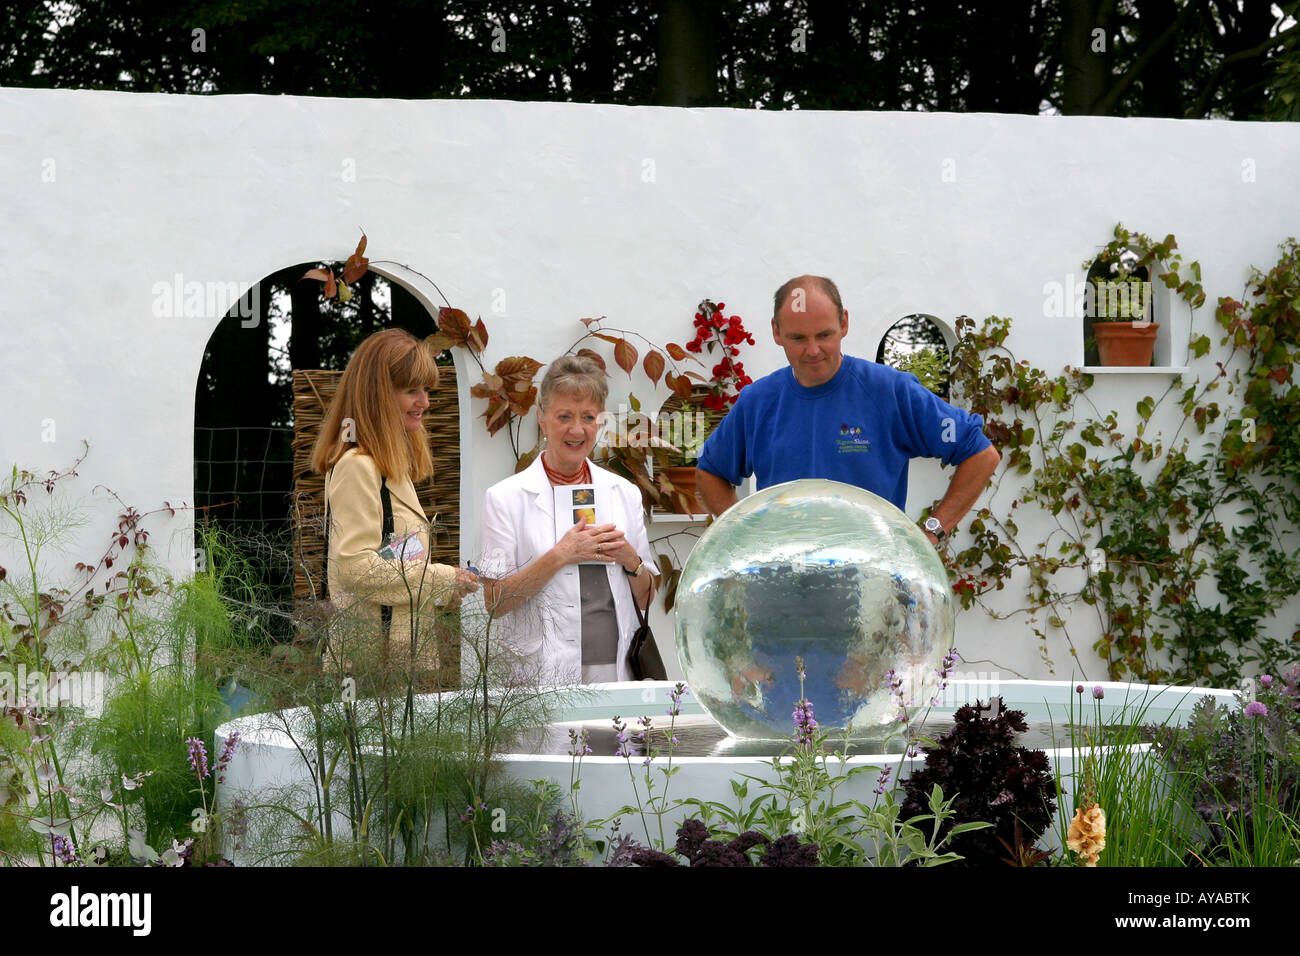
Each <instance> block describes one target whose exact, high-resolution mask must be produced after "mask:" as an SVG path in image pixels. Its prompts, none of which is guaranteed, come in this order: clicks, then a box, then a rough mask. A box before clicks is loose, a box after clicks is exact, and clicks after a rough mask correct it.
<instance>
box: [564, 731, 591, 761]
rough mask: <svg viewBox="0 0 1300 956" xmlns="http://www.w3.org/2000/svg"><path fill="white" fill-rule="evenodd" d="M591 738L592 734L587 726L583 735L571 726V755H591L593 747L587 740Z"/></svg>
mask: <svg viewBox="0 0 1300 956" xmlns="http://www.w3.org/2000/svg"><path fill="white" fill-rule="evenodd" d="M590 739H591V734H590V733H589V732H588V730H587V728H586V727H584V728H582V734H581V736H580V735H579V734H578V732H577V731H576V730H574V729H572V728H570V729H569V756H570V757H586V756H589V755H590V754H591V748H590V747H588V746H587V742H588V741H589V740H590Z"/></svg>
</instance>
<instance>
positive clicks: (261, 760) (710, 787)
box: [216, 680, 1233, 863]
mask: <svg viewBox="0 0 1300 956" xmlns="http://www.w3.org/2000/svg"><path fill="white" fill-rule="evenodd" d="M673 686H674V685H673V684H671V683H668V682H649V681H647V682H642V683H634V682H629V683H615V684H594V685H588V686H586V687H583V688H581V689H580V690H575V691H566V690H561V691H559V693H560V694H562V695H565V696H571V700H572V702H571V703H570V704H567V705H566V704H563V703H562V704H561V706H560V708H559V716H558V720H557V724H553V725H550V727H549V728H548V729H545V730H539V734H543V733H544V734H549V735H551V736H552V737H553V738H554V737H558V738H559V739H560V740H562V741H563V742H564V747H565V748H567V740H568V737H567V732H566V731H565V730H563V729H562V728H560V727H559V726H557V725H558V724H562V723H564V722H572V721H585V720H612V719H613V717H615V716H620V717H622V719H623V720H624V721H625V722H626V723H627V724H628V725H629V727H630V728H632V729H635V723H634V721H635V718H636V717H639V716H651V717H653V718H654V723H655V725H656V726H658V727H665V726H667V724H668V720H669V718H668V717H667V716H666V711H667V710H668V707H669V704H670V700H669V696H668V695H669V692H670V691H671V690H672V689H673ZM1093 686H1100V687H1101V688H1102V689H1103V691H1104V694H1105V696H1104V698H1103V699H1102V700H1100V701H1095V700H1094V699H1093V696H1092V692H1091V688H1092V687H1093ZM1075 688H1076V684H1075V682H1073V681H1027V680H1012V681H997V682H992V683H990V682H988V681H979V682H976V681H953V682H951V683H950V685H949V687H948V688H947V690H946V691H945V692H944V694H943V700H942V701H941V702H940V704H939V706H938V707H936V708H935V710H936V713H940V714H943V713H948V714H950V713H951V712H952V711H953V710H955V709H956V708H957V707H958V706H960V705H961V704H962V703H965V702H967V701H968V700H969V701H972V702H973V701H974V700H975V699H977V698H978V699H980V700H983V701H987V700H988V699H989V698H990V697H991V696H997V695H1001V697H1002V699H1003V703H1004V706H1005V707H1007V708H1008V709H1012V710H1021V711H1024V712H1025V716H1026V719H1027V720H1028V721H1029V722H1030V723H1031V725H1032V724H1033V723H1034V722H1047V723H1050V724H1051V725H1052V726H1053V727H1055V728H1057V736H1056V739H1057V740H1058V741H1059V744H1060V745H1059V746H1057V747H1054V748H1044V749H1045V750H1046V751H1047V755H1048V759H1049V760H1050V761H1051V764H1052V767H1053V768H1054V769H1055V770H1056V771H1057V773H1058V774H1059V775H1060V777H1061V778H1063V779H1065V778H1070V777H1072V776H1073V774H1074V770H1075V768H1074V758H1075V752H1074V750H1073V749H1072V748H1071V743H1070V736H1069V733H1068V731H1067V730H1066V729H1065V728H1066V726H1067V725H1068V724H1069V722H1070V720H1071V714H1072V710H1071V708H1073V716H1074V720H1075V721H1076V722H1080V723H1092V722H1094V721H1095V720H1096V719H1097V716H1098V706H1097V705H1099V710H1100V719H1101V721H1102V722H1103V723H1107V724H1110V723H1121V722H1129V723H1131V722H1133V720H1134V719H1135V718H1136V717H1137V715H1138V713H1139V712H1140V713H1141V717H1140V722H1141V723H1143V724H1156V725H1160V724H1165V723H1170V724H1175V725H1177V724H1181V723H1182V722H1183V720H1184V719H1185V718H1186V716H1187V714H1188V713H1189V712H1190V710H1191V707H1192V705H1193V704H1195V702H1196V701H1197V700H1199V699H1200V698H1201V697H1203V696H1206V695H1210V696H1213V697H1215V698H1217V699H1218V701H1219V702H1220V703H1227V704H1231V703H1232V699H1233V692H1232V691H1227V690H1212V689H1208V688H1200V687H1192V688H1188V687H1171V686H1168V685H1145V684H1124V683H1103V684H1100V685H1088V687H1087V688H1085V691H1084V693H1083V694H1082V695H1079V694H1077V693H1076V690H1075ZM792 709H793V704H792ZM681 711H682V713H683V714H698V713H702V710H701V708H700V707H699V705H698V704H696V703H695V702H694V701H693V700H692V698H691V697H690V695H689V694H688V695H686V696H685V697H684V698H683V700H682V705H681ZM306 721H307V714H306V711H305V709H297V710H292V711H281V712H279V713H277V714H275V715H267V714H256V715H251V716H248V717H242V718H239V719H237V720H233V721H230V722H228V723H226V724H223V725H222V726H221V727H219V728H217V731H216V738H217V740H218V741H220V740H221V739H224V738H225V737H227V736H228V735H229V734H230V733H231V732H232V731H234V730H239V731H240V732H241V734H242V736H243V739H242V743H241V746H240V749H239V752H238V754H237V755H236V757H235V759H234V761H233V762H232V763H231V765H230V767H229V768H228V770H227V773H226V783H225V785H224V786H223V787H222V788H221V789H220V791H219V793H218V807H219V808H221V809H225V808H226V806H227V805H228V803H229V802H230V801H231V800H233V799H234V798H235V797H236V796H242V798H243V799H245V800H246V801H249V802H254V801H256V800H258V799H259V798H258V797H257V794H259V793H261V794H262V795H263V796H262V797H261V798H260V799H262V800H265V799H266V793H267V792H268V791H273V790H274V789H277V788H283V787H286V786H293V785H300V786H304V787H307V788H310V787H311V786H312V782H311V775H310V773H309V772H308V768H307V764H306V763H305V762H304V760H303V758H302V756H301V755H300V753H299V751H298V749H297V746H296V745H295V744H294V741H293V739H292V738H291V737H290V735H289V733H288V732H287V731H286V730H285V729H284V728H285V726H286V725H288V726H305V725H306ZM300 739H301V738H300ZM1139 746H1140V747H1141V748H1145V746H1146V745H1139ZM539 749H540V748H539ZM561 749H563V748H561ZM644 759H645V758H644V757H636V756H634V757H632V758H631V759H630V760H629V759H626V758H623V757H616V756H614V757H607V756H588V757H584V758H583V760H582V766H581V780H582V786H581V788H580V789H579V791H578V803H579V807H580V810H581V812H582V814H583V817H584V818H585V819H586V820H588V821H592V820H600V819H607V818H609V817H613V816H615V815H621V817H622V827H621V830H622V832H625V833H631V834H632V835H633V836H634V837H637V838H639V839H642V840H645V839H646V834H645V833H644V832H643V831H642V825H641V822H640V819H639V818H637V817H636V815H635V814H627V813H621V810H622V808H623V807H625V806H627V805H629V804H635V803H636V800H635V798H634V796H633V791H632V787H631V781H630V778H629V768H630V769H631V772H632V775H633V776H635V778H636V780H637V785H638V786H639V787H641V790H642V798H643V799H644V795H645V790H644V783H643V774H644V772H645V769H646V767H645V766H644ZM503 760H504V762H505V764H506V769H507V772H508V773H510V774H511V775H513V776H514V777H516V778H517V779H519V780H520V781H530V780H541V779H545V780H551V781H554V782H555V783H556V784H557V785H559V786H560V788H561V790H562V791H563V792H564V793H567V792H568V790H569V782H570V778H571V774H572V769H573V759H572V758H571V757H569V756H568V755H567V754H565V753H560V754H543V753H512V754H506V755H505V756H504V757H503ZM923 761H924V756H918V757H915V758H908V757H906V756H900V755H899V754H874V755H873V754H866V755H859V756H851V757H848V758H845V767H846V768H847V767H854V766H862V765H875V766H879V767H885V766H892V767H894V768H895V779H902V778H904V777H906V776H907V775H908V774H909V773H910V772H911V769H912V767H913V765H914V764H917V763H923ZM672 765H673V766H674V767H676V768H677V771H678V772H677V773H676V774H674V775H673V777H672V779H671V782H670V783H669V784H668V787H669V789H668V797H669V802H670V804H671V803H673V802H675V801H677V800H681V799H684V798H687V797H694V798H697V799H700V800H706V801H710V800H712V801H719V802H723V803H726V804H728V805H734V802H735V798H734V795H733V793H732V789H731V781H733V780H737V781H739V780H743V779H744V778H745V777H746V776H752V777H757V778H759V779H763V780H771V779H773V775H774V772H773V768H772V766H771V758H770V757H748V756H746V757H735V756H709V757H680V756H675V757H674V758H673V761H672ZM667 766H668V759H667V757H666V755H661V756H659V757H656V758H655V759H654V760H653V761H652V762H651V764H650V769H651V771H652V776H653V779H654V780H655V793H656V795H658V794H662V793H663V787H664V776H663V774H661V773H659V772H658V770H657V768H661V767H662V768H666V767H667ZM828 766H829V769H831V770H832V772H834V771H835V768H836V767H838V766H839V758H838V757H832V758H831V759H830V761H829V765H828ZM875 786H876V775H875V774H872V773H866V774H859V775H858V776H857V777H855V778H852V779H851V780H849V781H848V782H847V783H846V784H845V785H844V787H843V788H841V789H840V790H839V791H837V798H840V799H850V798H851V799H858V800H861V801H863V802H870V801H871V800H873V799H874V795H873V794H872V790H873V788H874V787H875ZM756 795H757V787H756V786H751V788H750V794H749V799H750V800H752V799H753V798H754V797H755V796H756ZM949 796H951V794H950V795H949ZM1070 800H1071V798H1070V797H1069V796H1067V797H1065V798H1064V799H1063V800H1061V801H1059V803H1061V805H1062V806H1061V808H1060V809H1058V815H1059V814H1060V813H1062V812H1067V811H1066V808H1067V807H1069V806H1071V803H1070ZM694 815H696V812H695V810H694V808H691V807H678V808H676V809H675V810H673V811H672V812H670V813H669V814H667V815H666V816H665V818H664V832H665V834H666V835H668V839H669V842H670V843H671V840H672V836H671V834H672V832H673V831H674V830H675V829H676V826H677V824H678V823H679V822H681V821H682V820H684V819H686V818H688V817H690V816H694ZM336 820H337V823H336V825H339V826H343V825H344V824H343V821H342V820H341V819H338V818H337V815H336ZM1056 829H1057V828H1056V827H1055V826H1053V827H1052V828H1051V829H1049V831H1048V834H1047V835H1046V837H1045V839H1046V840H1047V841H1048V842H1051V840H1052V838H1053V835H1054V833H1055V831H1056ZM657 832H658V827H657V825H656V826H655V827H654V833H655V835H657ZM227 854H228V855H229V856H230V858H231V859H233V860H234V861H235V862H236V863H249V862H252V861H250V860H246V859H245V860H241V859H240V854H239V853H238V852H237V851H233V850H231V849H230V848H227Z"/></svg>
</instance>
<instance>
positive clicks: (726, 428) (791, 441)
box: [698, 355, 990, 510]
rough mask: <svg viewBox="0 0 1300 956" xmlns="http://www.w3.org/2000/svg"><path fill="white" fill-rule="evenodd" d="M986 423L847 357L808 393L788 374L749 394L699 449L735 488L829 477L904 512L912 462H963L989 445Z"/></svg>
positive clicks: (886, 370)
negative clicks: (754, 479) (749, 480)
mask: <svg viewBox="0 0 1300 956" xmlns="http://www.w3.org/2000/svg"><path fill="white" fill-rule="evenodd" d="M983 428H984V420H983V419H982V418H980V416H978V415H972V414H970V413H969V412H964V411H962V410H961V409H959V408H954V407H953V406H952V405H949V404H948V403H947V402H945V401H944V400H943V399H941V398H940V397H939V396H938V395H935V394H934V393H933V392H931V391H930V390H929V389H928V388H926V387H925V386H923V385H922V384H921V383H920V382H919V381H918V380H917V378H916V376H915V375H912V374H911V373H910V372H900V371H898V370H897V369H893V368H890V367H889V366H887V365H878V364H876V363H875V362H868V361H866V360H864V359H859V358H853V357H852V356H849V355H845V356H844V357H843V363H842V364H841V365H840V368H839V371H837V372H836V373H835V375H834V376H833V377H832V378H831V380H830V381H829V382H826V383H824V384H822V385H818V386H816V387H814V388H804V387H803V386H802V385H800V384H799V382H798V381H797V380H796V379H795V377H794V371H793V370H792V369H790V367H789V366H787V367H785V368H783V369H781V370H779V371H776V372H773V373H772V374H771V375H766V376H764V377H763V378H761V379H759V380H758V381H757V382H754V383H753V384H752V385H749V386H747V387H746V388H745V389H744V390H743V391H742V392H741V393H740V398H739V399H737V401H736V404H735V406H733V407H732V409H731V411H730V412H728V413H727V416H726V417H725V418H724V419H723V420H722V422H721V423H720V424H719V425H718V427H717V428H716V429H714V431H713V433H712V434H711V435H710V436H709V437H708V440H707V441H705V443H704V447H703V449H701V451H700V459H699V462H698V466H699V467H700V468H702V469H704V470H705V471H708V472H711V473H713V474H715V475H717V476H718V477H720V478H723V479H725V480H726V481H729V482H731V483H732V484H733V485H738V484H740V483H741V481H743V480H744V479H745V478H746V477H748V476H749V475H751V474H756V475H757V476H758V487H759V488H766V487H767V486H769V485H776V484H780V483H781V482H783V481H794V480H795V479H796V478H830V479H832V480H834V481H842V482H845V483H846V484H850V485H857V486H858V487H860V488H866V489H867V490H868V491H871V492H874V493H875V494H878V495H880V496H881V497H882V498H886V499H888V500H889V501H891V502H893V503H894V505H895V506H896V507H898V509H899V510H903V509H904V508H905V507H906V504H907V465H908V462H909V461H910V460H911V459H912V458H920V457H927V458H938V459H940V460H941V461H942V462H943V463H944V464H945V465H953V464H960V463H961V462H963V461H965V460H966V459H967V458H969V457H970V456H971V455H973V454H975V453H976V452H979V451H983V450H984V449H985V448H987V447H989V444H990V442H989V440H988V439H987V438H985V437H984V432H983Z"/></svg>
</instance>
